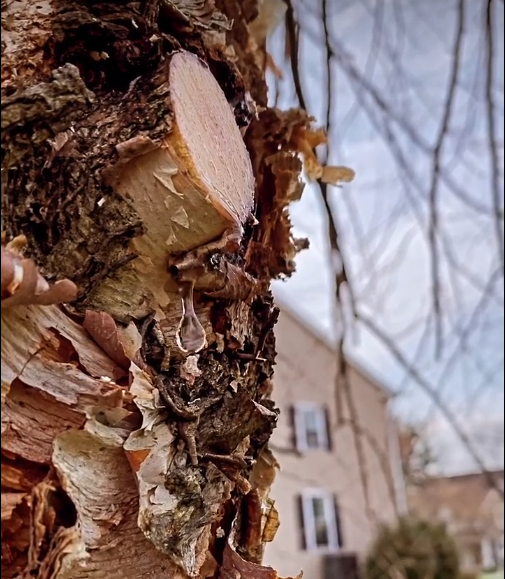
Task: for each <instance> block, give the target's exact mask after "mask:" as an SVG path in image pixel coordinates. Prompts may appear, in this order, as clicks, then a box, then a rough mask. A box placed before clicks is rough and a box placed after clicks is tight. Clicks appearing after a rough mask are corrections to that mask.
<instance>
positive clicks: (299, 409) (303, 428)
mask: <svg viewBox="0 0 505 579" xmlns="http://www.w3.org/2000/svg"><path fill="white" fill-rule="evenodd" d="M294 412H295V414H294V427H295V435H296V448H297V450H299V451H300V452H305V451H308V450H329V448H330V439H329V435H328V415H327V410H326V408H325V407H324V406H321V405H320V404H315V403H312V402H301V403H298V404H296V405H295V408H294Z"/></svg>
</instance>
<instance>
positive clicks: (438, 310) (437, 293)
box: [428, 0, 465, 358]
mask: <svg viewBox="0 0 505 579" xmlns="http://www.w3.org/2000/svg"><path fill="white" fill-rule="evenodd" d="M464 20H465V0H459V6H458V16H457V24H456V38H455V41H454V48H453V51H452V55H453V60H452V68H451V76H450V79H449V88H448V90H447V97H446V100H445V104H444V112H443V115H442V122H441V124H440V130H439V132H438V136H437V140H436V143H435V147H434V149H433V160H432V168H431V183H430V190H429V193H428V200H429V206H430V219H429V222H428V239H429V243H430V249H431V281H432V299H433V310H434V312H435V355H436V357H437V358H440V355H441V353H442V341H443V328H442V323H443V319H442V306H441V303H440V297H441V293H442V292H441V281H440V275H441V274H440V258H439V248H438V239H437V237H438V235H437V232H438V227H439V213H438V191H439V183H440V173H441V170H442V166H441V164H442V163H441V160H442V159H441V157H442V151H443V146H444V143H445V139H446V137H447V135H448V133H449V125H450V121H451V116H452V110H453V107H454V99H455V96H456V86H457V82H458V77H459V69H460V64H461V47H462V45H463V30H464Z"/></svg>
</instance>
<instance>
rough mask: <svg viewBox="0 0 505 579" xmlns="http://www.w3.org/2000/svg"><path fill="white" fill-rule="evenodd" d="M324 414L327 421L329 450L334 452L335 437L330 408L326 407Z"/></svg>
mask: <svg viewBox="0 0 505 579" xmlns="http://www.w3.org/2000/svg"><path fill="white" fill-rule="evenodd" d="M324 414H325V421H326V436H327V438H328V450H329V451H332V450H333V437H332V434H333V433H332V431H331V417H330V409H329V408H328V406H325V407H324Z"/></svg>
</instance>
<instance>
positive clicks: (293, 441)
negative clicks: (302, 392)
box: [288, 404, 298, 450]
mask: <svg viewBox="0 0 505 579" xmlns="http://www.w3.org/2000/svg"><path fill="white" fill-rule="evenodd" d="M295 411H296V410H295V407H294V406H293V405H292V404H291V405H290V406H289V407H288V421H289V426H290V428H291V446H292V448H293V450H298V444H297V442H298V441H297V440H296V423H295Z"/></svg>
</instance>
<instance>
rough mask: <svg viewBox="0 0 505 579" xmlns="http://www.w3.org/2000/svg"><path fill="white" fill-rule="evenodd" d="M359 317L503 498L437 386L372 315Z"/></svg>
mask: <svg viewBox="0 0 505 579" xmlns="http://www.w3.org/2000/svg"><path fill="white" fill-rule="evenodd" d="M358 319H359V321H360V322H361V323H362V324H363V325H364V326H365V327H366V328H367V329H368V330H369V331H370V332H371V333H372V334H373V335H374V336H375V337H376V338H378V339H379V340H380V341H381V342H382V343H383V344H384V345H385V346H386V348H387V349H388V350H389V352H390V353H391V354H392V356H393V357H394V358H395V359H396V361H397V362H398V363H399V364H400V365H401V366H402V367H403V368H404V369H405V370H406V371H407V372H408V374H409V375H410V377H411V378H412V379H413V380H415V382H416V383H417V384H418V386H419V387H420V388H421V389H422V390H423V391H424V392H425V393H426V394H427V395H428V396H429V397H430V398H431V400H432V401H433V402H434V404H435V405H436V406H437V408H438V409H439V411H440V412H441V413H442V415H443V416H444V417H445V419H446V420H447V422H448V424H449V425H450V426H451V428H452V429H453V430H454V432H455V434H456V435H457V436H458V438H459V439H460V441H461V442H462V443H463V445H464V446H465V448H466V449H467V451H468V453H469V454H470V456H471V457H472V459H473V460H474V461H475V464H476V465H477V466H478V467H479V469H480V470H481V471H482V473H483V474H485V475H486V478H487V480H488V482H489V485H490V486H491V487H492V488H494V489H495V490H496V492H497V493H498V494H499V496H500V497H501V499H502V500H503V499H504V498H505V496H504V492H503V489H501V488H500V487H499V486H498V485H497V484H496V481H495V480H494V477H493V476H492V474H491V472H490V471H489V470H488V469H487V467H486V465H485V464H484V462H483V460H482V459H481V457H480V455H479V452H478V451H477V449H476V448H475V446H474V444H473V442H472V440H471V439H470V437H469V436H468V435H467V434H466V432H465V431H464V430H463V428H462V427H461V425H460V424H459V421H458V419H457V417H456V416H455V415H454V414H453V412H452V410H451V409H450V408H449V407H448V406H447V404H445V403H444V401H443V400H442V398H441V397H440V394H439V393H438V392H437V390H436V388H435V387H434V386H433V385H432V384H430V383H429V382H428V381H427V380H425V379H424V378H423V376H422V375H421V374H420V372H419V371H418V370H417V369H416V368H415V367H414V366H412V364H411V363H410V362H409V361H408V360H407V358H406V357H405V356H404V355H403V354H402V352H401V351H400V349H399V348H398V347H397V346H396V344H395V343H394V342H393V340H391V339H390V338H389V337H388V336H387V334H386V333H385V332H384V331H383V330H381V328H380V327H379V326H378V325H377V324H376V323H375V322H374V321H373V320H372V319H371V318H370V317H368V316H367V315H366V314H364V313H363V312H358Z"/></svg>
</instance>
